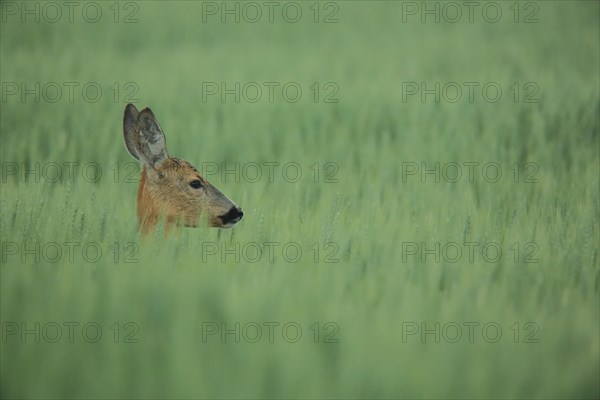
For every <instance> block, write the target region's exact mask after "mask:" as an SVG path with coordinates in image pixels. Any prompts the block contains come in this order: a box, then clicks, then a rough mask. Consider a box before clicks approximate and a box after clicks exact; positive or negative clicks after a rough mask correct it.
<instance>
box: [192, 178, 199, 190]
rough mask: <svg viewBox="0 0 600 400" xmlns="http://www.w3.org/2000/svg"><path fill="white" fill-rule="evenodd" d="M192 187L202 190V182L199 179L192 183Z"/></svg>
mask: <svg viewBox="0 0 600 400" xmlns="http://www.w3.org/2000/svg"><path fill="white" fill-rule="evenodd" d="M190 186H191V187H193V188H194V189H200V188H201V187H202V182H200V181H199V180H198V179H196V180H193V181H191V182H190Z"/></svg>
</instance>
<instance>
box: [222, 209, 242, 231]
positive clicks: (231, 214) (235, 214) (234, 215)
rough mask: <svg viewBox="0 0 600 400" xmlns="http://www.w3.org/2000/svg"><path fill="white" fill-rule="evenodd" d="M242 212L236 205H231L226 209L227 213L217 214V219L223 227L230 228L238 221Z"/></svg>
mask: <svg viewBox="0 0 600 400" xmlns="http://www.w3.org/2000/svg"><path fill="white" fill-rule="evenodd" d="M243 216H244V212H243V211H242V209H241V208H239V207H238V206H233V207H231V208H230V209H229V211H227V213H225V214H223V215H221V216H219V219H220V220H221V222H222V223H223V228H230V227H232V226H234V225H235V224H237V223H238V222H240V220H241V219H242V217H243Z"/></svg>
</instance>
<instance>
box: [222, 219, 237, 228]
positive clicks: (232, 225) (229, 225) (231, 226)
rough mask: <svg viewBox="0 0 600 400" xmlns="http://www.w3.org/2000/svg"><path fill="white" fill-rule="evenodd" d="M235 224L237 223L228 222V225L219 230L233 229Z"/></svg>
mask: <svg viewBox="0 0 600 400" xmlns="http://www.w3.org/2000/svg"><path fill="white" fill-rule="evenodd" d="M236 224H237V221H236V222H228V223H226V224H224V225H223V226H222V227H221V228H233V227H234V226H235V225H236Z"/></svg>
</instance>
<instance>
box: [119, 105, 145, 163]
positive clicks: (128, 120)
mask: <svg viewBox="0 0 600 400" xmlns="http://www.w3.org/2000/svg"><path fill="white" fill-rule="evenodd" d="M139 114H140V113H139V112H138V110H137V108H135V106H134V105H133V104H127V107H125V114H124V115H123V136H124V137H125V147H127V151H128V152H129V154H131V156H132V157H133V158H135V159H136V160H139V161H142V160H140V156H138V154H137V150H136V141H135V126H136V124H137V119H138V115H139Z"/></svg>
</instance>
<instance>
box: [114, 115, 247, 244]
mask: <svg viewBox="0 0 600 400" xmlns="http://www.w3.org/2000/svg"><path fill="white" fill-rule="evenodd" d="M123 133H124V136H125V146H126V147H127V151H128V152H129V154H131V156H132V157H133V158H135V159H136V160H138V161H140V162H141V163H142V176H141V179H140V186H139V189H138V199H137V216H138V223H139V225H140V228H141V231H142V233H144V234H147V233H149V232H150V231H152V230H153V229H154V228H155V227H156V225H157V224H158V221H159V220H160V218H166V219H165V221H166V224H167V229H169V228H170V227H171V226H173V225H184V226H193V227H195V226H198V225H199V224H200V223H201V221H206V222H207V223H208V225H209V226H213V227H219V228H230V227H233V226H234V225H235V224H237V223H238V222H239V221H240V220H241V219H242V216H243V215H244V213H243V212H242V210H241V209H240V207H238V206H237V205H236V204H235V203H234V202H233V201H231V200H230V199H229V198H227V196H225V195H224V194H223V193H221V192H220V191H219V190H218V189H217V188H215V187H214V186H213V185H211V184H210V183H208V181H207V180H206V179H204V178H203V177H202V176H201V175H200V173H199V172H198V170H196V168H194V167H193V166H192V164H190V163H189V162H187V161H184V160H180V159H177V158H174V157H169V155H168V153H167V146H166V141H165V135H164V133H163V131H162V129H161V128H160V125H158V121H157V120H156V118H155V116H154V114H153V113H152V111H151V110H150V109H149V108H145V109H143V110H142V111H140V112H138V110H137V108H136V107H135V106H134V105H133V104H128V105H127V107H125V115H124V117H123Z"/></svg>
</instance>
